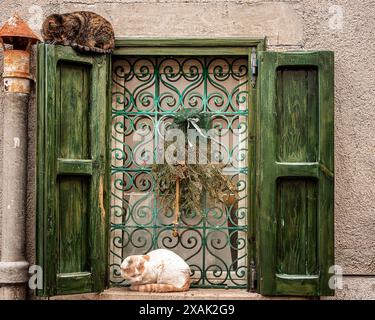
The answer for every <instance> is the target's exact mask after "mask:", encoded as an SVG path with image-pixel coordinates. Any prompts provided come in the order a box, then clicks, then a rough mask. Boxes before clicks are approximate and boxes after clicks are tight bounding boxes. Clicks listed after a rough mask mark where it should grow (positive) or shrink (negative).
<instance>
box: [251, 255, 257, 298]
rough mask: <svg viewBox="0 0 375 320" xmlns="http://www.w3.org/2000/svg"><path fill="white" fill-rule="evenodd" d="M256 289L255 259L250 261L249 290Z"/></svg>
mask: <svg viewBox="0 0 375 320" xmlns="http://www.w3.org/2000/svg"><path fill="white" fill-rule="evenodd" d="M256 289H257V270H256V265H255V261H254V260H251V262H250V291H256Z"/></svg>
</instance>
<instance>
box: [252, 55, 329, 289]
mask: <svg viewBox="0 0 375 320" xmlns="http://www.w3.org/2000/svg"><path fill="white" fill-rule="evenodd" d="M259 61H260V66H259V79H258V110H257V136H258V140H257V173H258V175H257V182H256V184H257V191H256V210H257V214H258V218H259V228H258V230H257V236H258V240H259V241H258V244H259V252H258V258H259V263H260V268H259V271H260V286H259V290H260V293H262V294H265V295H310V296H311V295H312V296H315V295H331V294H332V293H333V291H332V290H331V289H329V286H328V281H329V277H330V275H329V273H328V269H329V267H330V266H331V265H333V264H334V263H333V171H334V169H333V167H334V163H333V54H332V53H331V52H293V53H275V52H261V53H260V54H259Z"/></svg>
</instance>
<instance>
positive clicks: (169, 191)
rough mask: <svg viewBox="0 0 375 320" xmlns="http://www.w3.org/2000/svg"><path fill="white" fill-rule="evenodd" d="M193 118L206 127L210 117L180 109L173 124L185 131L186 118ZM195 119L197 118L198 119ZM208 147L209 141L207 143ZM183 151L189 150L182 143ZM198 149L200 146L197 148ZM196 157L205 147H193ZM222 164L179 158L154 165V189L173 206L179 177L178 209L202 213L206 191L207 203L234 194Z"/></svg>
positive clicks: (160, 197) (163, 200)
mask: <svg viewBox="0 0 375 320" xmlns="http://www.w3.org/2000/svg"><path fill="white" fill-rule="evenodd" d="M192 118H194V119H196V123H197V124H198V125H199V127H200V128H203V129H205V128H207V125H208V122H209V119H208V116H207V114H202V113H200V114H198V113H192V112H189V111H186V110H185V111H183V112H180V113H179V114H177V115H176V117H175V120H174V124H175V125H176V127H178V128H180V129H182V130H183V131H184V132H186V131H187V128H188V121H189V119H192ZM197 119H198V120H197ZM207 145H208V148H209V143H208V144H207ZM182 147H184V148H185V154H186V155H187V154H188V152H191V149H189V147H188V144H187V143H186V145H185V146H182ZM198 149H199V150H198ZM196 150H197V151H196V152H197V153H199V154H197V158H198V157H199V156H202V153H205V154H206V155H207V152H206V151H207V149H206V150H203V152H202V148H196ZM224 167H225V165H219V164H212V163H207V164H187V163H186V162H180V163H175V164H158V165H154V166H153V169H152V174H153V177H154V180H155V191H156V193H157V195H158V197H159V199H160V201H161V203H162V204H163V205H165V206H167V207H174V206H175V202H176V197H177V195H176V181H177V180H178V183H179V189H180V194H179V197H177V198H178V199H179V207H180V211H181V212H189V213H192V212H194V213H197V214H202V213H203V208H202V206H203V204H202V196H203V195H204V194H205V195H206V201H207V204H210V203H213V202H215V201H217V200H219V201H220V202H225V201H226V200H228V197H229V196H230V195H232V196H233V195H234V196H235V197H236V198H237V196H238V195H237V190H236V186H235V184H234V183H233V182H232V181H231V180H230V179H229V178H228V176H225V175H224V174H223V172H222V170H223V168H224Z"/></svg>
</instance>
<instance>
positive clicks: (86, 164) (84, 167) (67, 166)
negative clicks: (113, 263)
mask: <svg viewBox="0 0 375 320" xmlns="http://www.w3.org/2000/svg"><path fill="white" fill-rule="evenodd" d="M92 171H93V162H92V161H91V160H77V159H61V158H59V159H57V173H58V174H59V175H63V174H67V175H74V174H77V175H87V176H91V175H92Z"/></svg>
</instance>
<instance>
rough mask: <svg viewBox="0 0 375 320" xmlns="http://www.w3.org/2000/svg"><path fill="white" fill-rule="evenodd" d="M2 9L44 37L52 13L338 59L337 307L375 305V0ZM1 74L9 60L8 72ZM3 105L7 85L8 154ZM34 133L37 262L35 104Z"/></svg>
mask: <svg viewBox="0 0 375 320" xmlns="http://www.w3.org/2000/svg"><path fill="white" fill-rule="evenodd" d="M0 5H1V7H2V8H3V10H1V12H0V24H1V25H2V24H3V23H4V22H5V20H6V19H7V18H8V17H9V16H10V15H11V14H12V13H13V12H18V13H20V14H21V16H22V17H23V18H25V19H26V20H27V21H28V22H29V24H30V25H31V26H32V27H33V28H34V30H35V31H37V32H38V31H39V29H40V25H41V20H40V19H39V18H40V17H41V19H43V17H45V16H46V15H48V14H50V13H51V12H66V11H73V10H92V11H95V12H97V13H100V14H102V15H103V16H105V17H106V18H108V19H109V20H110V21H111V22H112V23H113V25H114V27H115V32H116V34H117V36H131V37H141V36H148V37H153V36H154V37H229V36H233V37H235V36H239V37H262V36H267V37H268V48H269V50H296V49H309V50H323V49H326V50H333V51H335V53H336V63H335V68H336V70H335V82H336V85H335V104H336V107H335V108H336V113H335V143H336V193H335V231H336V236H335V241H336V263H337V264H338V265H340V266H342V268H343V271H344V274H346V275H348V276H347V277H345V278H344V287H343V290H337V298H374V299H375V284H374V281H375V280H374V279H375V187H374V185H375V169H374V168H375V135H374V134H373V132H374V129H375V108H374V104H375V96H374V94H373V91H374V89H375V76H374V74H375V41H374V36H375V31H374V27H375V1H373V0H361V1H360V0H303V1H302V0H295V1H292V0H290V1H289V0H280V1H277V0H274V1H267V0H264V1H261V0H244V1H241V0H193V1H187V0H150V1H145V0H124V1H120V0H105V1H89V0H70V1H69V0H68V1H62V0H58V1H53V0H39V1H25V0H19V1H14V0H0ZM334 6H339V7H334ZM340 8H341V9H340ZM340 10H342V13H343V16H342V19H340ZM0 52H1V51H0ZM1 65H2V59H1V54H0V70H2V68H1V67H2V66H1ZM2 102H3V94H2V86H0V106H1V108H0V123H1V127H0V151H1V146H2V143H1V136H2V134H1V133H2V124H3V121H2V115H3V112H2V110H3V107H4V106H3V103H2ZM5 107H6V106H5ZM26 120H27V119H25V121H26ZM28 130H29V141H28V143H29V144H28V145H29V156H28V159H27V161H28V169H29V170H28V182H27V183H28V192H27V239H28V241H27V257H28V259H29V261H30V262H31V263H33V262H34V251H35V245H34V243H35V241H34V236H35V232H34V228H35V214H34V213H35V191H34V189H35V133H36V106H35V99H34V97H32V99H31V101H30V106H29V117H28ZM1 161H2V155H1V152H0V164H1ZM1 178H2V175H1V165H0V179H1ZM0 192H1V190H0ZM0 199H1V197H0ZM0 237H1V235H0ZM349 275H350V277H349Z"/></svg>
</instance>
